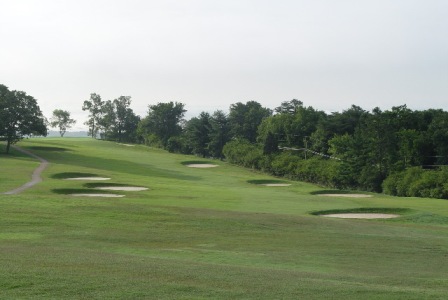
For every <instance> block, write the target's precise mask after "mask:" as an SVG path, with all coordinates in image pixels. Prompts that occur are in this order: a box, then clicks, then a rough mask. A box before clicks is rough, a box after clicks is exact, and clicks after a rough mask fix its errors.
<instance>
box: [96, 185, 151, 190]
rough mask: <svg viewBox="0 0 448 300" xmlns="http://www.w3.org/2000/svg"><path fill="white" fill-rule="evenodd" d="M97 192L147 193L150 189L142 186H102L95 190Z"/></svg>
mask: <svg viewBox="0 0 448 300" xmlns="http://www.w3.org/2000/svg"><path fill="white" fill-rule="evenodd" d="M95 189H97V190H109V191H146V190H148V188H145V187H142V186H102V187H97V188H95Z"/></svg>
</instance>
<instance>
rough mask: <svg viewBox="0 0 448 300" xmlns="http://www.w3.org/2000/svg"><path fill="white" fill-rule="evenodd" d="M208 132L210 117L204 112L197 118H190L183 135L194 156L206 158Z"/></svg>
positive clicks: (208, 140) (207, 152) (209, 129)
mask: <svg viewBox="0 0 448 300" xmlns="http://www.w3.org/2000/svg"><path fill="white" fill-rule="evenodd" d="M210 131H211V125H210V115H209V114H208V113H206V112H201V114H200V115H199V117H196V118H192V119H190V120H189V121H188V122H187V124H186V126H185V135H186V137H187V142H188V144H189V146H190V147H191V149H192V152H193V153H194V154H197V155H201V156H202V157H206V156H207V155H208V154H209V148H208V144H209V142H210V137H209V134H210Z"/></svg>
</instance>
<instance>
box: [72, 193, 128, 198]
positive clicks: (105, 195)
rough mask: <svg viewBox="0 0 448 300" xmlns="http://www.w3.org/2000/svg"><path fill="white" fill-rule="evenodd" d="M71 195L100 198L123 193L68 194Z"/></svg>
mask: <svg viewBox="0 0 448 300" xmlns="http://www.w3.org/2000/svg"><path fill="white" fill-rule="evenodd" d="M70 196H73V197H102V198H121V197H124V195H117V194H70Z"/></svg>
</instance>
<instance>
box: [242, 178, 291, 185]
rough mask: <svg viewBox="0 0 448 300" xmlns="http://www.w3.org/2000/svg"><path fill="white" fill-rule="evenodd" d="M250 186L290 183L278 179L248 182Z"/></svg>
mask: <svg viewBox="0 0 448 300" xmlns="http://www.w3.org/2000/svg"><path fill="white" fill-rule="evenodd" d="M247 182H248V183H250V184H284V183H288V182H287V181H284V180H278V179H258V180H248V181H247Z"/></svg>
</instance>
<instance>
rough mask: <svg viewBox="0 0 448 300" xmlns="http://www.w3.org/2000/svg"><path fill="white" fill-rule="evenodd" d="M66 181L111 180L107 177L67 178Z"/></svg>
mask: <svg viewBox="0 0 448 300" xmlns="http://www.w3.org/2000/svg"><path fill="white" fill-rule="evenodd" d="M64 180H110V178H107V177H73V178H65V179H64Z"/></svg>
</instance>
